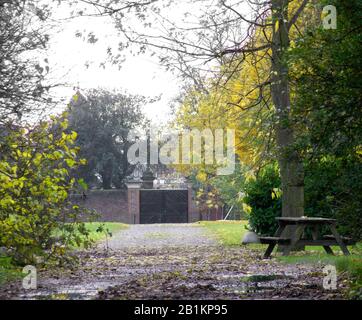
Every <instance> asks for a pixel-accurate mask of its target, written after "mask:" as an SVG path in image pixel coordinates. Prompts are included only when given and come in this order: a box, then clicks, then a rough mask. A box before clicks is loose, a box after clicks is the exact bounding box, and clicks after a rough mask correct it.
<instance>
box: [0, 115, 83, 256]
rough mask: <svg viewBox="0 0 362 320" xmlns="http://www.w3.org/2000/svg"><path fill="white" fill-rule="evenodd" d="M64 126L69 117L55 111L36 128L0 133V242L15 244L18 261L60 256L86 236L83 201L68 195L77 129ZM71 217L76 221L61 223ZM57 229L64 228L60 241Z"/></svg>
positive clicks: (72, 181) (75, 165)
mask: <svg viewBox="0 0 362 320" xmlns="http://www.w3.org/2000/svg"><path fill="white" fill-rule="evenodd" d="M65 128H67V121H64V119H63V118H62V117H60V118H54V117H53V118H52V122H51V123H48V122H42V123H39V124H37V125H36V126H35V127H34V128H32V130H23V129H21V128H16V129H8V132H7V134H6V136H4V137H1V139H2V140H1V148H2V150H6V152H2V154H1V158H0V246H5V247H7V248H9V249H12V252H14V259H15V260H16V261H18V262H22V263H35V262H36V261H37V258H38V257H39V256H47V257H52V258H56V257H58V256H59V255H62V254H65V253H66V248H67V247H68V246H69V245H71V244H72V243H74V242H76V243H77V244H78V243H79V242H82V241H88V240H87V237H86V234H87V231H86V230H85V229H84V228H83V229H82V227H81V225H82V224H80V223H77V222H76V220H77V215H78V214H79V213H80V209H79V207H78V208H75V207H72V206H71V205H70V204H68V200H67V199H68V194H69V192H70V191H71V190H72V188H73V186H74V183H75V179H70V178H69V176H70V174H71V172H70V170H71V169H75V168H76V167H77V166H79V165H80V161H79V159H78V157H77V152H78V149H77V148H74V147H73V145H74V140H75V139H76V137H77V134H76V133H75V132H70V133H66V132H65V131H64V129H65ZM25 132H27V133H25ZM69 221H74V223H73V224H70V225H68V226H67V227H66V228H63V227H64V225H65V224H66V222H69ZM77 229H79V230H78V231H77ZM55 230H66V231H65V232H64V233H63V234H62V235H61V237H60V238H59V239H58V240H57V241H54V231H55ZM79 232H80V233H81V234H84V235H85V237H80V236H79Z"/></svg>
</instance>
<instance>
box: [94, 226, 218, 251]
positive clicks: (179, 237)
mask: <svg viewBox="0 0 362 320" xmlns="http://www.w3.org/2000/svg"><path fill="white" fill-rule="evenodd" d="M211 245H217V242H216V240H214V239H211V238H210V237H209V236H207V235H206V233H205V229H204V228H202V227H198V226H195V225H190V224H136V225H131V226H130V227H129V228H128V229H126V230H124V231H122V232H119V233H118V234H115V235H114V236H113V237H111V238H110V239H109V241H108V247H109V248H110V249H112V250H118V249H124V248H134V247H137V248H167V247H179V246H180V247H187V246H193V247H198V246H211ZM100 246H101V247H104V246H106V243H105V242H103V243H101V244H100Z"/></svg>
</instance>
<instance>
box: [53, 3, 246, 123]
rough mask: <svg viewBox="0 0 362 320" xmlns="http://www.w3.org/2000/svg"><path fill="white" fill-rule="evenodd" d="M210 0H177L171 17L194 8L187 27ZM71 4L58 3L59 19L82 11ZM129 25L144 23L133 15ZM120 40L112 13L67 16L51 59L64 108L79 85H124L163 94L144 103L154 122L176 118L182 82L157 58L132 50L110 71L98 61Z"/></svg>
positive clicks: (56, 14)
mask: <svg viewBox="0 0 362 320" xmlns="http://www.w3.org/2000/svg"><path fill="white" fill-rule="evenodd" d="M207 3H213V1H212V0H211V1H205V2H198V3H193V2H192V1H190V0H177V1H176V0H175V2H174V3H173V5H172V7H170V8H168V10H169V11H168V12H166V16H167V17H168V19H170V20H172V21H174V22H176V21H177V23H178V22H179V21H180V20H182V17H183V14H184V13H185V12H192V13H193V16H188V18H187V23H188V26H190V25H198V23H199V21H198V15H199V13H200V12H202V11H203V10H204V9H205V8H204V7H205V6H206V4H207ZM69 4H70V2H69V3H67V2H65V3H63V5H61V6H59V7H58V6H55V7H54V10H53V18H54V19H56V20H59V19H61V18H65V17H69V16H70V11H71V10H76V9H77V8H76V7H74V6H69ZM83 6H84V4H83ZM190 6H191V7H190ZM82 8H83V7H82ZM188 10H190V11H188ZM243 11H244V12H245V13H250V8H249V7H248V6H247V4H246V3H245V4H243ZM164 13H165V11H164ZM156 18H157V17H156ZM128 23H140V22H139V20H132V19H131V20H130V21H128ZM154 27H155V26H153V28H154ZM77 31H80V32H82V33H83V35H87V34H88V33H89V32H91V31H92V32H94V34H95V35H96V37H97V39H98V41H97V42H96V43H94V44H90V43H88V42H87V41H82V39H80V38H77V37H76V36H75V33H76V32H77ZM121 40H122V39H120V38H119V37H118V36H117V30H116V29H115V27H114V25H113V22H112V19H111V18H110V17H79V18H73V19H67V20H64V22H62V23H61V29H60V30H59V31H58V32H56V33H55V34H52V35H51V37H50V48H49V55H48V60H49V64H50V68H51V76H52V78H54V80H55V81H61V82H66V83H67V84H68V86H64V87H61V88H57V89H56V90H54V92H53V94H54V95H56V97H57V98H61V99H64V104H63V105H64V106H65V105H66V103H67V102H69V100H70V98H71V96H72V94H73V93H74V87H77V86H79V87H80V88H81V89H87V88H97V87H104V88H108V89H120V90H126V91H127V92H129V93H131V94H141V95H145V96H150V97H155V96H159V95H161V100H160V101H158V102H156V103H153V104H149V105H145V106H144V107H143V110H144V112H145V114H146V115H147V116H148V117H149V118H150V119H151V120H152V122H154V124H155V125H158V124H161V123H164V122H166V121H167V120H168V119H170V117H171V114H170V112H171V111H170V108H169V105H170V103H171V101H172V99H173V98H174V97H176V96H177V94H178V92H179V87H180V82H179V81H180V80H178V79H177V78H176V76H175V75H172V74H171V72H168V71H166V70H165V69H164V68H163V67H161V66H160V65H159V64H158V60H157V58H156V57H150V56H148V55H145V54H141V55H136V56H132V55H131V54H127V56H126V57H127V59H126V61H125V62H124V63H123V64H122V68H121V69H120V70H119V69H118V66H111V65H109V64H106V69H103V68H101V67H99V64H100V63H102V62H104V61H105V60H106V57H107V54H106V50H107V48H108V47H112V48H113V52H117V48H118V43H119V42H120V41H121ZM87 62H88V63H89V64H90V66H89V67H88V68H87V67H86V66H85V64H86V63H87Z"/></svg>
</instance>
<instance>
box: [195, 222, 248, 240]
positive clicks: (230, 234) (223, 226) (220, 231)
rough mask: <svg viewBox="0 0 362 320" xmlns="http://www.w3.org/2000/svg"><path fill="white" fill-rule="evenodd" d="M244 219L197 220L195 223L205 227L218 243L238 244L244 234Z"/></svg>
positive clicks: (245, 223)
mask: <svg viewBox="0 0 362 320" xmlns="http://www.w3.org/2000/svg"><path fill="white" fill-rule="evenodd" d="M247 224H248V222H247V221H246V220H235V221H221V220H220V221H199V222H197V223H196V225H201V226H203V227H205V228H206V229H207V230H208V232H209V234H211V235H213V236H214V237H216V238H217V239H218V240H219V241H220V243H222V244H223V245H226V246H239V245H241V239H242V237H243V236H244V234H245V232H246V231H247V230H246V229H245V226H246V225H247Z"/></svg>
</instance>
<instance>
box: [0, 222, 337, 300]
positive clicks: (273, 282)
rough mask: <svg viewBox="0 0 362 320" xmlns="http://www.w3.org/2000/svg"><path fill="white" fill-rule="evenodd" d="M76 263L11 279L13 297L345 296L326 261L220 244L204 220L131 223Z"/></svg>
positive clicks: (2, 292) (1, 293)
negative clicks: (330, 279)
mask: <svg viewBox="0 0 362 320" xmlns="http://www.w3.org/2000/svg"><path fill="white" fill-rule="evenodd" d="M77 256H78V257H79V259H80V260H79V264H78V265H76V266H74V267H66V268H55V269H52V270H44V271H40V272H39V273H38V288H37V289H36V290H26V291H25V290H24V289H21V282H20V281H18V282H14V283H12V284H10V285H8V286H6V287H3V288H1V289H0V298H8V299H341V298H343V288H340V289H339V290H337V291H327V290H324V289H323V287H322V283H323V277H324V274H323V273H322V268H323V266H312V265H304V264H299V265H298V264H294V265H290V264H285V263H281V262H279V261H278V260H277V259H271V260H263V259H261V256H262V252H261V251H258V250H256V249H251V248H249V247H244V246H242V247H235V248H233V247H223V246H221V245H219V244H218V243H217V241H216V240H215V239H212V238H210V237H209V236H208V235H206V234H205V230H204V229H203V228H202V227H197V226H195V225H188V224H177V225H174V224H163V225H132V226H130V228H129V229H127V230H123V231H121V232H120V233H118V234H115V235H114V236H113V237H112V238H111V239H110V240H109V241H108V242H102V243H100V244H99V245H98V246H97V247H96V248H93V249H92V250H88V251H82V252H78V253H77Z"/></svg>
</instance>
